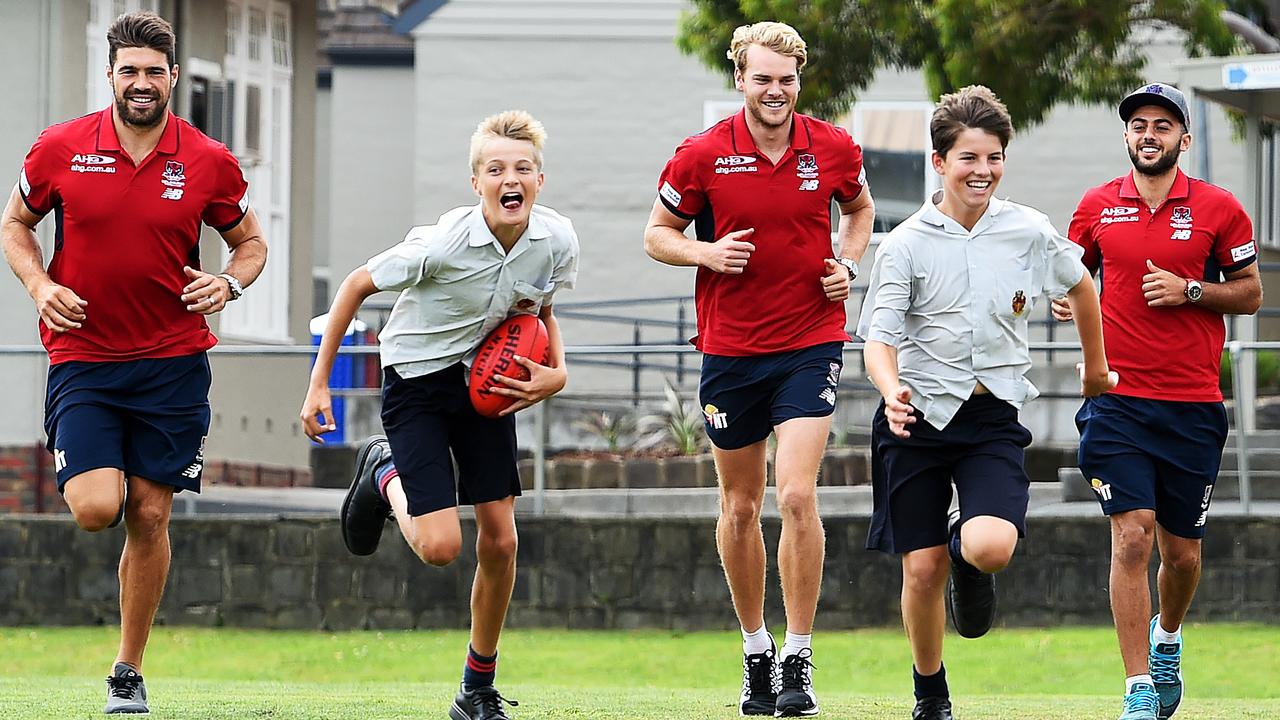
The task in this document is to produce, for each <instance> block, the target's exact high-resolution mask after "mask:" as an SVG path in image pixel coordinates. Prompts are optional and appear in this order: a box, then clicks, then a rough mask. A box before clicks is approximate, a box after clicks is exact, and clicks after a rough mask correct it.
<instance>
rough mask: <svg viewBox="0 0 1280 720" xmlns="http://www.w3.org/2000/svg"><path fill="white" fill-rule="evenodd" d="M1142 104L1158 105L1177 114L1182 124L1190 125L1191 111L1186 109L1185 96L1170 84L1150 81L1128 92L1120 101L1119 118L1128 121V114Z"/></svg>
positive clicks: (1131, 113)
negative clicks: (1148, 83)
mask: <svg viewBox="0 0 1280 720" xmlns="http://www.w3.org/2000/svg"><path fill="white" fill-rule="evenodd" d="M1144 105H1159V106H1160V107H1162V108H1165V109H1166V110H1168V111H1169V112H1171V113H1173V114H1174V115H1176V116H1178V119H1179V120H1181V121H1182V124H1183V126H1185V127H1190V125H1191V112H1190V111H1189V110H1187V98H1186V96H1184V95H1183V94H1182V91H1181V90H1179V89H1178V88H1176V87H1174V86H1172V85H1165V84H1164V83H1151V84H1150V85H1143V86H1142V87H1140V88H1138V89H1137V90H1134V91H1133V92H1131V93H1129V94H1128V95H1127V96H1126V97H1125V99H1123V100H1121V101H1120V119H1121V120H1123V121H1125V122H1129V116H1130V115H1133V112H1134V111H1135V110H1137V109H1138V108H1140V107H1142V106H1144Z"/></svg>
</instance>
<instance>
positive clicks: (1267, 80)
mask: <svg viewBox="0 0 1280 720" xmlns="http://www.w3.org/2000/svg"><path fill="white" fill-rule="evenodd" d="M1222 85H1223V87H1225V88H1226V89H1228V90H1269V89H1271V88H1280V61H1276V60H1258V61H1253V62H1241V63H1227V64H1226V65H1223V66H1222Z"/></svg>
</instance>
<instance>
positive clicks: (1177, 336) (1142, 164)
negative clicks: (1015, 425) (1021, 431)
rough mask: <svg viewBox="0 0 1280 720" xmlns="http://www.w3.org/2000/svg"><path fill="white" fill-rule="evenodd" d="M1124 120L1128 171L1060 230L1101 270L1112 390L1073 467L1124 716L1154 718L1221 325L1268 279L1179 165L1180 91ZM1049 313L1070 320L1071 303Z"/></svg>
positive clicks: (1125, 109)
mask: <svg viewBox="0 0 1280 720" xmlns="http://www.w3.org/2000/svg"><path fill="white" fill-rule="evenodd" d="M1119 110H1120V119H1121V120H1123V121H1124V123H1125V125H1124V142H1125V146H1126V148H1127V149H1128V151H1129V159H1130V160H1131V161H1132V163H1133V171H1132V172H1131V173H1129V174H1127V175H1124V176H1122V177H1118V178H1116V179H1114V180H1112V181H1110V182H1108V183H1105V184H1103V185H1099V186H1098V187H1095V188H1093V189H1091V190H1089V191H1088V192H1086V193H1085V195H1084V198H1083V199H1082V200H1081V201H1080V204H1079V206H1078V207H1077V208H1076V211H1075V215H1074V216H1073V217H1072V220H1071V228H1070V230H1069V235H1070V237H1071V239H1072V240H1074V241H1075V242H1077V243H1079V244H1080V245H1081V246H1083V247H1084V257H1083V262H1084V264H1085V266H1086V267H1087V268H1089V270H1090V271H1095V272H1096V271H1101V277H1102V282H1103V283H1104V285H1103V293H1102V329H1103V336H1104V337H1105V338H1106V353H1107V362H1108V364H1109V365H1110V367H1111V368H1112V369H1113V370H1116V371H1117V372H1118V373H1119V374H1120V383H1119V385H1117V386H1116V388H1115V389H1114V390H1112V391H1111V392H1109V393H1106V394H1104V395H1101V396H1099V397H1096V398H1089V399H1086V400H1085V401H1084V405H1083V407H1081V408H1080V412H1079V413H1077V415H1076V426H1077V427H1078V428H1079V430H1080V469H1081V470H1082V471H1083V472H1084V476H1085V479H1086V481H1088V483H1089V485H1090V487H1091V488H1092V489H1093V490H1094V492H1095V493H1097V496H1098V501H1099V502H1100V503H1101V504H1102V511H1103V512H1104V513H1106V514H1107V515H1108V516H1109V517H1110V518H1111V581H1110V587H1111V611H1112V615H1113V616H1114V617H1115V623H1116V635H1117V636H1118V638H1119V640H1120V654H1121V656H1122V658H1123V660H1124V667H1125V675H1126V676H1127V680H1126V685H1125V698H1124V711H1123V714H1122V715H1121V716H1120V718H1121V719H1122V720H1156V718H1160V719H1161V720H1163V719H1164V718H1168V717H1169V716H1171V715H1173V713H1174V711H1176V710H1177V708H1178V703H1179V702H1180V701H1181V699H1182V671H1181V664H1182V647H1183V642H1182V620H1183V618H1184V617H1185V616H1186V614H1187V610H1188V608H1189V607H1190V606H1191V599H1192V597H1193V596H1194V595H1195V591H1196V585H1197V583H1198V582H1199V580H1200V543H1201V539H1202V538H1203V537H1204V530H1205V524H1206V521H1207V520H1208V515H1209V503H1210V500H1211V498H1212V496H1213V486H1214V481H1215V480H1216V479H1217V476H1218V468H1219V465H1220V464H1221V461H1222V448H1223V445H1224V444H1225V443H1226V438H1227V413H1226V410H1225V408H1224V407H1223V404H1222V393H1221V392H1220V391H1219V389H1218V379H1219V378H1218V373H1219V363H1220V360H1221V357H1222V345H1223V341H1224V340H1225V336H1226V332H1225V325H1224V322H1223V316H1224V315H1229V314H1244V315H1249V314H1253V313H1254V312H1256V311H1257V310H1258V307H1259V306H1260V305H1261V304H1262V281H1261V278H1260V276H1259V273H1258V266H1257V262H1256V261H1257V246H1256V244H1255V243H1254V237H1253V224H1252V223H1251V222H1250V220H1249V216H1248V215H1247V214H1245V211H1244V208H1243V207H1242V206H1241V205H1240V202H1239V201H1238V200H1236V199H1235V197H1233V196H1232V195H1231V193H1229V192H1227V191H1226V190H1224V189H1222V188H1220V187H1217V186H1214V185H1211V184H1209V183H1207V182H1204V181H1202V180H1198V179H1196V178H1192V177H1189V176H1187V175H1186V174H1185V173H1183V172H1182V171H1181V170H1180V169H1179V168H1178V158H1179V156H1180V155H1181V154H1182V153H1184V152H1186V151H1187V150H1188V149H1189V148H1190V147H1191V133H1190V132H1189V129H1188V126H1189V124H1190V123H1189V120H1190V112H1189V111H1188V109H1187V101H1186V98H1185V97H1184V96H1183V94H1182V93H1181V92H1180V91H1179V90H1178V89H1177V88H1175V87H1173V86H1171V85H1165V84H1162V83H1152V84H1149V85H1144V86H1143V87H1141V88H1138V89H1137V90H1135V91H1133V92H1132V93H1130V94H1129V95H1128V96H1127V97H1125V99H1124V100H1122V101H1121V102H1120V108H1119ZM1054 315H1055V316H1056V317H1058V319H1060V320H1067V319H1070V313H1069V312H1067V311H1066V305H1065V301H1056V300H1055V301H1054ZM1153 541H1154V543H1155V544H1156V545H1157V547H1158V548H1159V551H1160V574H1159V579H1158V582H1157V586H1158V587H1157V589H1158V591H1159V592H1158V603H1159V613H1158V614H1157V615H1156V616H1155V617H1154V618H1152V617H1150V613H1151V591H1150V587H1149V583H1148V580H1147V566H1148V562H1149V560H1150V558H1151V549H1152V545H1153Z"/></svg>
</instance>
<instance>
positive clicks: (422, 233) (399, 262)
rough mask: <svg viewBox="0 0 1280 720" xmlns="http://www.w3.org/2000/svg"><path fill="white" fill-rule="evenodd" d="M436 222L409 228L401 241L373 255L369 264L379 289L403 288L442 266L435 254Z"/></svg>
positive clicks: (416, 282) (414, 283) (424, 277)
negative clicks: (433, 253) (433, 252)
mask: <svg viewBox="0 0 1280 720" xmlns="http://www.w3.org/2000/svg"><path fill="white" fill-rule="evenodd" d="M435 229H436V226H434V225H422V226H419V227H415V228H413V229H411V230H409V232H408V234H407V235H405V237H404V240H402V241H401V242H400V244H398V245H395V246H394V247H391V248H389V249H387V250H384V251H383V252H381V253H378V254H377V255H374V256H373V257H371V258H369V262H367V263H366V264H365V268H366V269H367V270H368V271H369V276H370V277H371V278H372V279H373V285H374V287H376V288H378V289H379V290H391V291H399V290H404V289H405V288H408V287H413V286H414V285H417V284H418V283H420V282H422V281H423V280H424V279H426V278H428V277H430V276H431V274H432V273H433V272H434V271H435V270H436V269H437V268H438V267H439V264H440V263H439V258H438V257H433V256H432V252H431V251H432V250H433V247H434V246H438V243H435V242H433V241H434V239H435Z"/></svg>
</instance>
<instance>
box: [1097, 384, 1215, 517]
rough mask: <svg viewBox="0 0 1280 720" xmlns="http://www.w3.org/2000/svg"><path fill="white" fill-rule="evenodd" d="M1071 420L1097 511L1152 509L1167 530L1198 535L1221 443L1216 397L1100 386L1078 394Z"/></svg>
mask: <svg viewBox="0 0 1280 720" xmlns="http://www.w3.org/2000/svg"><path fill="white" fill-rule="evenodd" d="M1076 427H1077V428H1078V429H1079V430H1080V470H1081V472H1083V473H1084V477H1085V481H1086V482H1088V483H1089V486H1090V487H1091V488H1093V491H1094V492H1095V493H1096V494H1097V495H1098V502H1100V503H1101V504H1102V511H1103V512H1104V513H1106V514H1107V515H1112V514H1114V513H1119V512H1126V511H1128V510H1155V512H1156V522H1159V523H1160V525H1161V526H1163V527H1164V529H1165V530H1168V531H1169V532H1171V533H1173V534H1174V535H1177V536H1178V537H1184V538H1193V539H1194V538H1202V537H1204V524H1205V521H1206V520H1207V519H1208V516H1209V502H1210V500H1211V499H1212V497H1213V484H1214V482H1215V481H1217V479H1218V469H1219V467H1220V466H1221V465H1222V448H1223V446H1224V445H1226V443H1227V410H1226V408H1225V407H1223V405H1222V403H1220V402H1206V403H1201V402H1175V401H1169V400H1148V399H1146V398H1135V397H1126V396H1124V395H1114V394H1111V393H1107V394H1105V395H1101V396H1099V397H1096V398H1090V399H1087V400H1085V401H1084V405H1082V406H1081V407H1080V411H1079V412H1078V413H1076Z"/></svg>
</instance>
